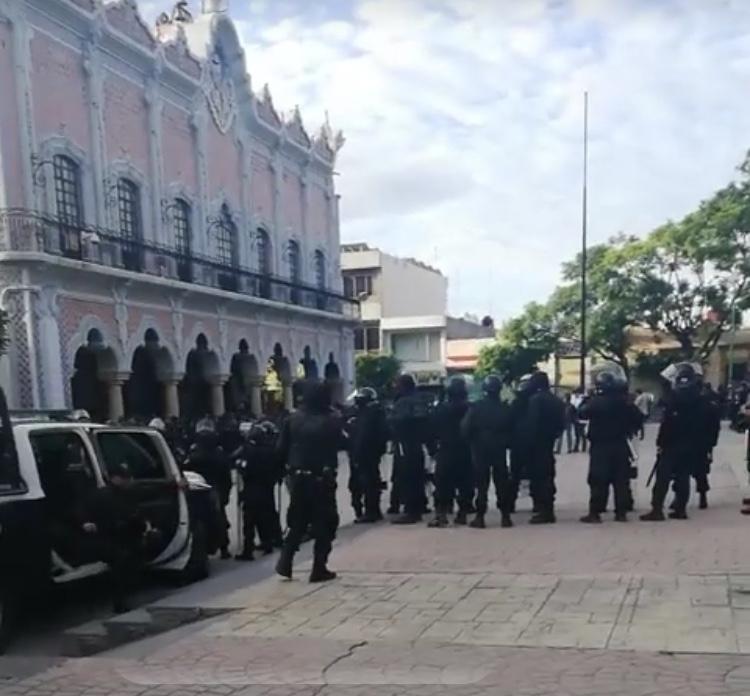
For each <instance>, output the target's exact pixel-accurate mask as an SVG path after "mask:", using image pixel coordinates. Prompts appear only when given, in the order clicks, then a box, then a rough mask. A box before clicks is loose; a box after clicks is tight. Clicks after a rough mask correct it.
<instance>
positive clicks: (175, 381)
mask: <svg viewBox="0 0 750 696" xmlns="http://www.w3.org/2000/svg"><path fill="white" fill-rule="evenodd" d="M180 381H181V378H180V377H170V378H169V379H168V380H167V381H166V382H164V415H165V416H166V417H167V418H179V416H180V396H179V392H178V391H177V387H178V385H179V384H180Z"/></svg>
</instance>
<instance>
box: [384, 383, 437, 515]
mask: <svg viewBox="0 0 750 696" xmlns="http://www.w3.org/2000/svg"><path fill="white" fill-rule="evenodd" d="M389 421H390V422H389V425H390V431H391V435H392V438H393V446H394V454H393V467H394V478H395V485H396V486H397V489H398V494H399V498H400V501H401V502H403V505H404V515H403V516H401V517H399V518H396V519H394V520H393V522H395V523H401V524H404V523H406V524H413V523H415V522H418V521H420V520H421V519H422V513H423V511H424V507H425V499H424V489H425V471H424V466H425V456H424V447H425V445H426V444H427V443H428V442H429V439H430V430H429V426H430V422H429V410H428V407H427V404H426V403H425V401H424V400H423V399H422V398H420V397H419V395H418V394H417V393H416V390H415V388H414V382H413V380H412V381H411V383H410V384H409V385H408V386H406V387H403V388H402V390H401V394H400V396H399V397H398V398H397V399H396V401H395V402H394V404H393V409H392V411H391V413H390V417H389Z"/></svg>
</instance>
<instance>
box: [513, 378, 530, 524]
mask: <svg viewBox="0 0 750 696" xmlns="http://www.w3.org/2000/svg"><path fill="white" fill-rule="evenodd" d="M530 398H531V375H524V376H523V377H521V379H519V380H518V385H517V386H516V393H515V398H514V399H513V402H512V403H511V405H510V427H511V439H510V490H509V496H510V507H509V509H510V512H515V511H516V501H517V500H518V491H519V488H520V487H521V481H522V480H525V479H527V478H528V475H529V473H528V468H529V467H528V462H529V444H528V442H527V439H528V438H527V437H526V433H525V430H524V425H525V419H526V411H527V409H528V407H529V399H530Z"/></svg>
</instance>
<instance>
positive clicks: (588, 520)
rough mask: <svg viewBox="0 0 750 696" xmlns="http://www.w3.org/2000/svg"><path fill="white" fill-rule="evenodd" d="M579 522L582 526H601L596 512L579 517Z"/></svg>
mask: <svg viewBox="0 0 750 696" xmlns="http://www.w3.org/2000/svg"><path fill="white" fill-rule="evenodd" d="M581 522H583V523H584V524H601V523H602V518H601V515H600V514H599V513H598V512H590V513H589V514H588V515H585V516H584V517H581Z"/></svg>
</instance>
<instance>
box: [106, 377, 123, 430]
mask: <svg viewBox="0 0 750 696" xmlns="http://www.w3.org/2000/svg"><path fill="white" fill-rule="evenodd" d="M125 381H126V379H125V375H117V376H115V377H112V378H110V379H109V380H107V401H108V402H109V409H108V410H109V414H108V415H109V420H111V421H119V420H120V419H121V418H122V417H123V416H124V415H125V404H124V402H123V400H122V385H123V384H125Z"/></svg>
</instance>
